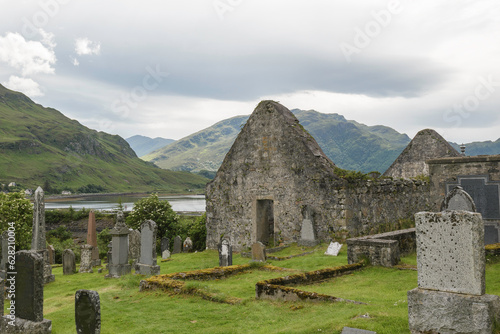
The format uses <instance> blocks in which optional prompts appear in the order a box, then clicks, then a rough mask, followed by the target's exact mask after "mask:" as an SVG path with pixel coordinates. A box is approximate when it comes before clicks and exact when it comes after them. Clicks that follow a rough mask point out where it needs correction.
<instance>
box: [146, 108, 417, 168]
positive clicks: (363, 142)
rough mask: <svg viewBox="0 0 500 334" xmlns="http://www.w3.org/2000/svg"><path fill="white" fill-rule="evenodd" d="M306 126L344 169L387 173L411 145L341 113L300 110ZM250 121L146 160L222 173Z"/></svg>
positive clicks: (226, 125) (234, 121)
mask: <svg viewBox="0 0 500 334" xmlns="http://www.w3.org/2000/svg"><path fill="white" fill-rule="evenodd" d="M292 112H293V113H294V114H295V116H296V117H297V118H298V119H299V121H300V124H302V125H303V126H304V128H305V129H306V130H307V131H309V133H310V134H311V135H312V136H313V137H314V138H315V139H316V141H317V142H318V144H319V146H320V147H321V148H322V149H323V151H324V152H325V154H326V155H327V156H328V157H329V158H330V159H331V160H332V161H333V162H334V163H335V164H336V165H337V166H339V167H341V168H344V169H350V170H359V171H363V172H371V171H380V172H384V171H385V170H386V169H387V168H388V167H389V166H390V165H391V163H392V162H393V161H394V160H395V159H396V157H397V156H398V155H399V154H400V153H401V151H402V150H403V149H404V148H405V147H406V145H407V144H408V143H409V142H410V138H408V136H407V135H405V134H400V133H398V132H397V131H395V130H393V129H391V128H389V127H386V126H381V125H377V126H367V125H364V124H360V123H357V122H355V121H348V120H346V119H345V118H344V117H343V116H341V115H338V114H322V113H319V112H317V111H314V110H308V111H305V110H299V109H294V110H292ZM247 119H248V116H237V117H233V118H230V119H227V120H224V121H221V122H219V123H217V124H215V125H213V126H211V127H209V128H207V129H205V130H202V131H199V132H197V133H195V134H193V135H190V136H188V137H185V138H183V139H181V140H179V141H177V142H175V143H172V144H170V145H168V146H167V147H164V148H161V149H159V150H157V151H155V152H153V153H151V154H148V155H146V156H144V157H142V158H143V159H144V160H147V161H151V162H154V163H155V164H156V165H158V166H159V167H161V168H166V169H172V170H187V171H199V170H203V169H205V170H217V169H218V168H219V166H220V164H221V163H222V160H223V159H224V156H225V155H226V153H227V152H228V151H229V148H230V147H231V145H232V144H233V142H234V140H235V139H236V136H237V135H238V133H239V132H240V129H241V127H242V125H243V124H244V123H245V122H246V121H247Z"/></svg>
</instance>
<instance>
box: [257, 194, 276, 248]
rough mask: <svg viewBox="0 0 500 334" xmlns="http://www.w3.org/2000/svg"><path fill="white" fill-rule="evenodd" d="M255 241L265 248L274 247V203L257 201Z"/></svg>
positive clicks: (267, 200)
mask: <svg viewBox="0 0 500 334" xmlns="http://www.w3.org/2000/svg"><path fill="white" fill-rule="evenodd" d="M256 220H257V221H256V223H257V241H260V242H262V243H263V244H264V245H266V246H270V247H273V246H275V240H274V201H273V200H271V199H262V200H257V215H256Z"/></svg>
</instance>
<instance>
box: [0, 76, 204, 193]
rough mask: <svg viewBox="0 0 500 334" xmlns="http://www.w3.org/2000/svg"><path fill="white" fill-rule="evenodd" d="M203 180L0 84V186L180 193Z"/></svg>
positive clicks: (199, 185) (198, 186)
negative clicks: (169, 168)
mask: <svg viewBox="0 0 500 334" xmlns="http://www.w3.org/2000/svg"><path fill="white" fill-rule="evenodd" d="M207 181H208V180H207V179H206V178H204V177H201V176H198V175H193V174H191V173H183V172H172V171H167V170H163V169H160V168H158V167H156V166H154V165H153V164H151V163H147V162H145V161H143V160H141V159H139V158H138V157H137V156H136V154H135V153H134V151H133V150H132V149H131V148H130V146H129V144H128V143H127V142H126V141H125V140H124V139H123V138H121V137H120V136H116V135H110V134H107V133H104V132H98V131H95V130H91V129H89V128H87V127H85V126H83V125H81V124H80V123H78V122H77V121H75V120H71V119H69V118H67V117H66V116H64V115H63V114H62V113H61V112H59V111H57V110H55V109H52V108H44V107H43V106H41V105H39V104H36V103H34V102H33V101H32V100H30V99H29V98H28V97H27V96H25V95H24V94H22V93H18V92H14V91H11V90H8V89H6V88H5V87H3V86H2V85H0V185H1V184H6V185H7V184H9V183H11V182H15V183H17V184H18V185H20V186H21V187H23V189H25V188H31V189H35V188H36V187H37V186H42V187H44V189H45V190H49V191H50V190H52V191H53V192H56V191H60V190H70V191H73V192H74V191H78V190H79V189H80V190H89V189H90V190H97V191H105V192H140V191H154V190H156V191H164V192H170V193H186V192H188V191H189V190H193V191H202V190H203V189H204V186H205V184H206V182H207Z"/></svg>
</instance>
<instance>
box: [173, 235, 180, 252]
mask: <svg viewBox="0 0 500 334" xmlns="http://www.w3.org/2000/svg"><path fill="white" fill-rule="evenodd" d="M181 252H182V239H181V237H180V236H176V237H175V238H174V250H173V252H172V254H177V253H181Z"/></svg>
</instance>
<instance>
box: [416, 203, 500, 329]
mask: <svg viewBox="0 0 500 334" xmlns="http://www.w3.org/2000/svg"><path fill="white" fill-rule="evenodd" d="M415 225H416V238H417V269H418V288H416V289H413V290H411V291H408V323H409V327H410V331H411V333H414V334H417V333H418V334H420V333H492V330H493V327H494V323H495V322H498V321H499V320H500V316H499V314H500V297H498V296H493V295H486V294H484V292H485V255H484V241H483V238H484V225H483V221H482V219H481V214H479V213H474V212H470V211H453V210H448V211H442V212H419V213H417V214H415ZM496 317H498V318H496Z"/></svg>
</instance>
